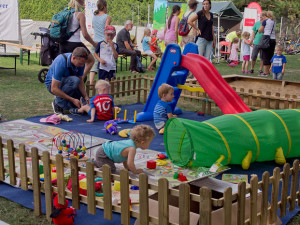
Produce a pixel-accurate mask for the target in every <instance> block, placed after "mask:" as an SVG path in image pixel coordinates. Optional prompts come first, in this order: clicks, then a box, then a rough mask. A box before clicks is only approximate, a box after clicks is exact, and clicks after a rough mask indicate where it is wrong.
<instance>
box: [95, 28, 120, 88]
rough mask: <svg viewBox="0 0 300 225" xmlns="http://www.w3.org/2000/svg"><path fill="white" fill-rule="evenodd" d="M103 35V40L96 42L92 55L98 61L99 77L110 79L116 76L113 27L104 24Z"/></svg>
mask: <svg viewBox="0 0 300 225" xmlns="http://www.w3.org/2000/svg"><path fill="white" fill-rule="evenodd" d="M104 35H105V40H104V41H100V42H99V43H98V45H97V48H96V49H95V53H94V56H95V58H96V59H97V60H98V61H99V66H98V68H99V79H102V80H105V79H106V78H107V79H108V80H111V78H116V76H115V73H116V68H117V67H116V59H117V58H118V53H119V47H118V45H117V44H116V43H114V42H113V39H114V37H115V36H116V29H115V27H114V26H106V27H105V30H104ZM90 82H91V81H90Z"/></svg>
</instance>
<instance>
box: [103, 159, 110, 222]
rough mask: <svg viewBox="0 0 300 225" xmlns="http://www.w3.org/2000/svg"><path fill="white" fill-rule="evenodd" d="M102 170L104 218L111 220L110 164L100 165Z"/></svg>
mask: <svg viewBox="0 0 300 225" xmlns="http://www.w3.org/2000/svg"><path fill="white" fill-rule="evenodd" d="M102 171H103V202H104V209H103V210H104V218H105V219H107V220H112V194H111V169H110V166H108V165H104V166H102Z"/></svg>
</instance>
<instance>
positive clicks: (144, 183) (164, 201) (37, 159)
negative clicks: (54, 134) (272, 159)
mask: <svg viewBox="0 0 300 225" xmlns="http://www.w3.org/2000/svg"><path fill="white" fill-rule="evenodd" d="M3 151H8V163H9V166H8V168H5V167H4V157H3V155H4V154H3ZM16 153H18V154H19V157H20V168H21V169H20V172H19V173H18V172H16V165H15V157H16V156H15V154H16ZM29 158H30V159H31V161H32V165H31V169H32V175H31V176H29V175H28V174H29V173H27V162H28V160H27V159H29ZM41 163H42V164H43V168H44V181H43V182H42V181H40V171H39V164H41ZM51 164H53V165H55V166H56V173H57V187H55V186H53V185H52V183H51V168H50V167H51ZM65 168H69V169H71V180H72V181H71V183H72V192H70V191H69V190H66V188H65V185H64V169H65ZM79 172H85V173H86V177H87V196H83V195H80V194H79V180H78V175H79ZM5 173H8V174H9V182H10V184H11V185H16V179H17V178H19V179H20V180H21V188H22V189H23V190H26V191H27V190H28V182H30V183H31V184H32V188H33V202H34V214H35V215H37V216H39V215H41V191H42V189H43V191H44V192H45V205H46V216H47V218H48V219H49V220H50V214H51V212H52V193H53V192H55V193H57V194H58V202H59V203H60V204H64V201H65V198H70V199H72V203H73V207H74V208H76V209H80V202H84V203H86V204H87V208H88V213H90V214H94V215H95V214H96V207H99V208H102V209H103V210H104V218H105V219H108V220H111V219H112V211H115V212H119V213H121V222H122V224H130V216H132V217H135V218H139V220H140V224H149V222H154V223H156V224H162V225H163V224H180V225H181V224H189V222H190V210H191V208H190V204H191V202H192V201H193V202H196V203H197V204H198V206H199V211H198V212H197V214H199V215H200V219H199V223H200V225H211V224H213V217H212V215H214V213H215V210H216V209H222V215H223V216H222V218H218V221H220V220H222V221H223V224H225V225H231V224H233V223H232V221H233V220H236V221H237V223H236V224H238V225H241V224H246V225H248V224H249V225H250V224H257V222H259V223H260V224H262V225H263V224H267V222H269V223H274V222H275V221H276V219H277V209H280V216H281V217H283V216H285V215H286V210H287V209H288V210H289V211H293V210H295V206H296V204H297V205H298V206H300V187H299V185H298V184H299V160H295V161H294V163H293V167H292V168H290V165H289V164H285V165H284V167H283V171H282V172H280V169H279V168H275V169H274V171H273V175H272V176H271V177H270V174H269V172H265V173H264V174H263V177H262V181H260V182H258V177H257V176H256V175H254V176H252V178H251V182H250V185H248V186H247V187H246V183H245V182H241V183H239V185H238V192H237V193H232V189H231V188H230V187H229V188H227V189H226V190H225V192H224V194H223V197H221V198H213V197H212V191H211V190H210V189H208V188H207V187H199V189H198V191H197V192H196V193H193V192H191V190H190V185H189V184H186V183H182V184H180V185H179V189H173V188H169V183H168V180H167V179H165V178H161V179H159V181H158V185H155V184H149V183H148V177H147V175H146V174H140V175H139V180H138V181H137V180H133V179H130V178H129V174H128V171H127V170H125V169H122V170H121V171H120V175H115V174H111V169H110V167H109V166H107V165H105V166H103V171H99V170H97V169H95V168H94V164H93V162H91V161H88V162H87V164H86V167H81V166H78V160H77V159H76V158H72V159H71V160H70V161H68V160H64V159H63V156H62V155H60V154H58V155H56V156H55V157H51V156H50V153H49V152H43V154H42V155H39V154H38V149H37V148H32V149H31V151H30V152H28V151H25V145H24V144H20V145H19V148H16V147H15V146H14V143H13V141H12V140H8V141H7V143H6V144H5V143H3V142H2V138H1V137H0V181H4V179H5ZM95 177H102V178H103V195H104V197H103V201H100V200H98V198H96V197H95V185H94V180H95ZM290 178H291V184H290V185H289V180H290ZM111 180H118V181H120V183H121V190H120V192H121V205H120V206H118V205H114V204H113V203H112V189H111V188H112V186H111ZM129 185H136V186H139V187H140V192H139V197H140V198H139V199H140V200H139V210H138V211H133V210H131V209H130V205H129ZM270 185H272V189H271V190H272V194H271V196H272V197H271V201H270V204H269V199H268V196H269V186H270ZM280 185H281V188H282V189H281V196H279V187H280ZM149 190H152V191H154V192H157V194H158V209H157V210H158V217H154V216H151V215H150V214H149V205H148V203H149V196H148V193H149ZM258 190H260V191H261V192H258ZM288 193H290V194H289V195H288ZM247 194H250V197H246V195H247ZM171 196H173V197H177V198H178V202H179V204H178V208H179V221H178V223H171V222H170V220H169V219H170V215H169V205H170V202H169V199H170V197H171ZM247 200H248V203H249V204H248V205H249V206H247V203H246V202H247ZM287 205H289V207H288V208H287ZM246 215H247V216H246ZM171 217H172V215H171ZM234 217H236V218H235V219H233V218H234Z"/></svg>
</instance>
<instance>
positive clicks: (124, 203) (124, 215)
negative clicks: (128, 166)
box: [120, 169, 130, 225]
mask: <svg viewBox="0 0 300 225" xmlns="http://www.w3.org/2000/svg"><path fill="white" fill-rule="evenodd" d="M120 186H121V223H122V224H124V225H129V224H130V208H129V175H128V171H127V170H125V169H121V170H120Z"/></svg>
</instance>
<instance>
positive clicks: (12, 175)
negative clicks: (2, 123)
mask: <svg viewBox="0 0 300 225" xmlns="http://www.w3.org/2000/svg"><path fill="white" fill-rule="evenodd" d="M14 149H15V148H14V142H13V141H12V140H7V151H8V165H9V183H10V185H13V186H15V185H16V165H15V152H14Z"/></svg>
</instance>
